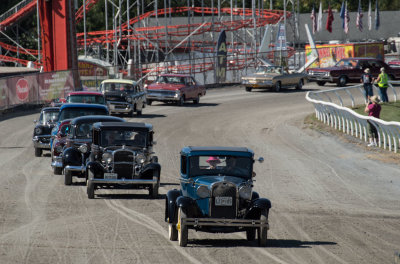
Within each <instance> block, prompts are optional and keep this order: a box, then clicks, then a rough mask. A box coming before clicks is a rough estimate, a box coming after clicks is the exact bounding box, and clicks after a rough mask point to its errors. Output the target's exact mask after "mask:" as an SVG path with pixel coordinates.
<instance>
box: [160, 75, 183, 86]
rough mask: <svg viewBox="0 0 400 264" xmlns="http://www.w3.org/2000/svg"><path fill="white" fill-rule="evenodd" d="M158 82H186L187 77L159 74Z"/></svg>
mask: <svg viewBox="0 0 400 264" xmlns="http://www.w3.org/2000/svg"><path fill="white" fill-rule="evenodd" d="M156 83H172V84H185V78H184V77H179V76H158V77H157V79H156Z"/></svg>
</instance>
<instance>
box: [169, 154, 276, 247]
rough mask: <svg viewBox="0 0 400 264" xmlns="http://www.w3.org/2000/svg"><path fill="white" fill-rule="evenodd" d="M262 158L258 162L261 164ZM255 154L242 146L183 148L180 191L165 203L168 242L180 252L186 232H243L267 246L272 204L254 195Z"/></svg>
mask: <svg viewBox="0 0 400 264" xmlns="http://www.w3.org/2000/svg"><path fill="white" fill-rule="evenodd" d="M263 160H264V159H263V158H259V159H258V161H259V162H262V161H263ZM253 163H254V153H253V151H252V150H250V149H248V148H243V147H185V148H183V149H182V150H181V168H180V175H181V178H180V182H181V189H180V190H176V189H175V190H170V191H168V193H167V196H166V200H165V221H166V222H167V223H168V225H169V227H168V231H169V239H170V240H172V241H175V240H178V241H179V245H180V246H182V247H184V246H186V245H187V241H188V228H190V229H194V230H196V231H204V232H211V233H230V232H246V236H247V240H249V241H252V240H254V239H255V237H256V233H257V235H258V243H259V245H260V246H266V244H267V232H268V229H269V223H268V213H269V209H270V208H271V202H270V201H269V200H268V199H265V198H259V195H258V193H256V192H254V191H253V183H254V181H253V177H254V176H255V173H254V172H253Z"/></svg>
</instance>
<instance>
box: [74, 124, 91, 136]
mask: <svg viewBox="0 0 400 264" xmlns="http://www.w3.org/2000/svg"><path fill="white" fill-rule="evenodd" d="M92 126H93V123H83V124H79V125H77V126H76V128H75V131H76V132H75V134H76V138H82V139H89V138H92Z"/></svg>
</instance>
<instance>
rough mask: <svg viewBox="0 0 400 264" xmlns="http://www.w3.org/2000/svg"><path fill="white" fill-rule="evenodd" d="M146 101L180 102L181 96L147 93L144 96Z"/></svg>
mask: <svg viewBox="0 0 400 264" xmlns="http://www.w3.org/2000/svg"><path fill="white" fill-rule="evenodd" d="M146 99H147V100H151V101H161V102H163V101H179V100H181V95H180V94H175V93H171V94H158V93H148V94H147V95H146Z"/></svg>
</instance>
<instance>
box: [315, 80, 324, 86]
mask: <svg viewBox="0 0 400 264" xmlns="http://www.w3.org/2000/svg"><path fill="white" fill-rule="evenodd" d="M325 83H326V82H324V81H317V84H318V86H324V85H325Z"/></svg>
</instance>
